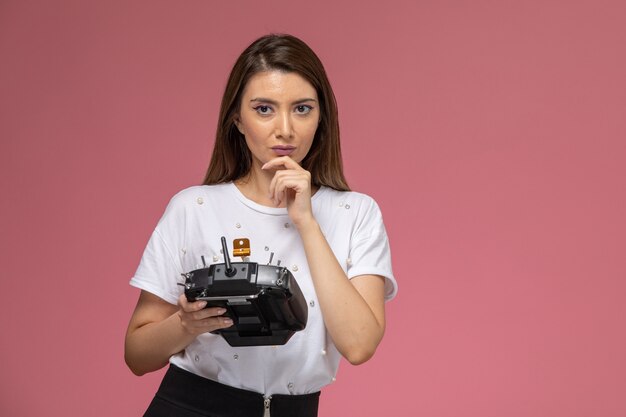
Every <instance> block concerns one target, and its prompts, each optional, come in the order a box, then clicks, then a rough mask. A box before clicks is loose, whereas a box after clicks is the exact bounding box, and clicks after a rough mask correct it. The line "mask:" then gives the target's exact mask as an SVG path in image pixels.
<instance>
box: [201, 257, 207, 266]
mask: <svg viewBox="0 0 626 417" xmlns="http://www.w3.org/2000/svg"><path fill="white" fill-rule="evenodd" d="M200 257H201V258H202V265H204V267H205V268H206V262H205V260H204V255H200Z"/></svg>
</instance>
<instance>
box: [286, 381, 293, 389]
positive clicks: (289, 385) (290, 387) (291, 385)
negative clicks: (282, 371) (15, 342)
mask: <svg viewBox="0 0 626 417" xmlns="http://www.w3.org/2000/svg"><path fill="white" fill-rule="evenodd" d="M287 388H289V390H292V389H293V382H290V383H288V384H287Z"/></svg>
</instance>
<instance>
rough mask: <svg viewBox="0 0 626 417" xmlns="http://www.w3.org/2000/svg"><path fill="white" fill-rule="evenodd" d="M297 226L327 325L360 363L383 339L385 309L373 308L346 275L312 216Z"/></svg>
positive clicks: (341, 348)
mask: <svg viewBox="0 0 626 417" xmlns="http://www.w3.org/2000/svg"><path fill="white" fill-rule="evenodd" d="M298 230H299V232H300V236H301V238H302V242H303V244H304V250H305V253H306V256H307V262H308V265H309V270H310V272H311V276H312V278H313V283H314V286H315V291H316V293H317V297H318V301H319V305H320V308H321V310H322V314H323V316H324V323H325V325H326V328H327V329H328V332H329V333H330V335H331V337H332V339H333V342H334V343H335V346H336V347H337V349H338V350H339V352H340V353H341V354H342V355H343V356H344V357H345V358H346V359H348V361H350V362H351V363H353V364H359V363H363V362H365V361H366V360H368V359H369V358H370V357H371V356H372V355H373V354H374V352H375V351H376V347H377V346H378V344H379V343H380V341H381V339H382V336H383V333H384V328H385V320H384V310H382V311H376V312H375V311H374V310H373V309H372V307H371V306H370V305H369V304H368V303H367V301H366V300H365V299H364V298H363V296H362V295H361V294H360V293H359V291H358V290H357V288H355V286H354V285H353V284H352V283H351V282H350V280H348V279H347V276H346V274H345V272H344V271H343V269H342V268H341V265H339V262H338V261H337V258H336V257H335V254H334V253H333V251H332V249H331V248H330V246H329V245H328V242H327V241H326V238H325V237H324V235H323V233H322V231H321V229H320V227H319V225H318V224H317V222H315V220H311V221H309V222H307V223H306V224H305V225H300V226H299V227H298ZM383 308H384V307H383Z"/></svg>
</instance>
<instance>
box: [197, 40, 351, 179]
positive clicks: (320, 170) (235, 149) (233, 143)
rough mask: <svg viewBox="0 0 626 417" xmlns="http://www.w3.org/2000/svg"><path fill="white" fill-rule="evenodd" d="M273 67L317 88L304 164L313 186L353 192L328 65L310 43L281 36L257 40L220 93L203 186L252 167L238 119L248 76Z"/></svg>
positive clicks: (244, 173) (242, 174)
mask: <svg viewBox="0 0 626 417" xmlns="http://www.w3.org/2000/svg"><path fill="white" fill-rule="evenodd" d="M272 70H277V71H284V72H294V73H297V74H299V75H300V76H302V77H303V78H304V79H306V80H307V81H308V82H309V83H311V85H312V86H313V87H314V88H315V90H316V92H317V97H318V100H319V103H320V123H319V125H318V127H317V131H316V132H315V137H314V138H313V144H312V145H311V149H310V150H309V153H308V154H307V156H306V157H305V158H304V159H303V160H302V162H301V164H300V165H301V166H302V167H303V168H304V169H306V170H307V171H309V172H310V173H311V182H312V184H313V185H316V186H322V185H324V186H327V187H330V188H334V189H336V190H339V191H349V190H350V188H349V187H348V183H347V182H346V179H345V177H344V175H343V163H342V160H341V147H340V144H339V118H338V113H337V102H336V100H335V94H334V93H333V90H332V88H331V86H330V82H329V81H328V77H327V76H326V71H325V70H324V66H323V65H322V62H321V61H320V60H319V58H318V57H317V55H315V52H313V50H311V48H309V46H308V45H307V44H305V43H304V42H303V41H301V40H300V39H298V38H296V37H294V36H291V35H283V34H278V35H277V34H272V35H266V36H263V37H261V38H259V39H257V40H256V41H254V42H253V43H252V44H251V45H250V46H249V47H248V48H246V50H245V51H243V53H242V54H241V55H240V56H239V58H238V59H237V62H235V65H234V67H233V69H232V71H231V72H230V76H229V78H228V82H227V84H226V89H225V90H224V96H223V97H222V105H221V107H220V115H219V120H218V125H217V133H216V138H215V145H214V147H213V154H212V155H211V162H210V163H209V168H208V169H207V173H206V176H205V177H204V182H203V184H206V185H209V184H220V183H224V182H229V181H235V180H238V179H240V178H242V177H244V176H245V175H246V174H248V172H249V171H250V168H251V166H252V155H251V154H250V150H249V149H248V146H247V145H246V141H245V138H244V137H243V135H242V134H241V133H240V132H239V130H238V129H237V127H236V125H235V118H236V116H237V114H238V113H239V108H240V105H241V95H242V93H243V90H244V88H245V86H246V84H247V83H248V80H249V79H250V78H251V77H252V76H253V75H254V74H257V73H259V72H264V71H272Z"/></svg>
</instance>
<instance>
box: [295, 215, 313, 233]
mask: <svg viewBox="0 0 626 417" xmlns="http://www.w3.org/2000/svg"><path fill="white" fill-rule="evenodd" d="M293 224H294V226H296V229H298V232H300V235H302V234H308V233H310V232H315V231H319V230H320V226H319V224H318V223H317V220H315V217H313V215H311V216H308V217H306V218H304V219H299V220H298V221H297V222H296V221H294V222H293Z"/></svg>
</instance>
